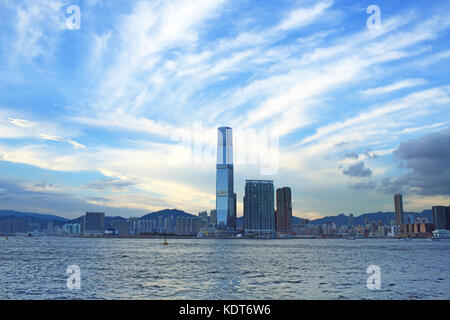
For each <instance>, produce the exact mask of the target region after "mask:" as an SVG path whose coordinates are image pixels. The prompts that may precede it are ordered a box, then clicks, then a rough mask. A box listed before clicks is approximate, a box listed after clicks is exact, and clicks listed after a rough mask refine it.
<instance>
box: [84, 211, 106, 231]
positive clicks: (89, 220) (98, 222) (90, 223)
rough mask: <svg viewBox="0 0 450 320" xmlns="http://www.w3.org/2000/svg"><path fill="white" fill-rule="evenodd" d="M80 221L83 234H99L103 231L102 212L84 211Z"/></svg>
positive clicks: (103, 214) (103, 217)
mask: <svg viewBox="0 0 450 320" xmlns="http://www.w3.org/2000/svg"><path fill="white" fill-rule="evenodd" d="M81 222H82V223H81V224H82V230H83V235H89V236H100V235H103V234H104V233H105V213H104V212H86V215H85V216H84V217H83V219H82V221H81Z"/></svg>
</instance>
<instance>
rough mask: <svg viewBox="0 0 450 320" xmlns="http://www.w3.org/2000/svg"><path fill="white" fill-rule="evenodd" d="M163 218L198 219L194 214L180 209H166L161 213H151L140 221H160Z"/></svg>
mask: <svg viewBox="0 0 450 320" xmlns="http://www.w3.org/2000/svg"><path fill="white" fill-rule="evenodd" d="M160 216H162V218H163V219H164V218H167V217H170V216H174V217H175V218H178V217H180V218H191V217H196V216H195V215H193V214H190V213H187V212H184V211H182V210H178V209H164V210H160V211H156V212H151V213H148V214H146V215H144V216H142V217H140V218H139V219H140V220H158V218H159V217H160Z"/></svg>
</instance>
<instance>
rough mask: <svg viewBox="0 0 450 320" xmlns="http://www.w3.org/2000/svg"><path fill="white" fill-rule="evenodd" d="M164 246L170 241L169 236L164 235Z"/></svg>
mask: <svg viewBox="0 0 450 320" xmlns="http://www.w3.org/2000/svg"><path fill="white" fill-rule="evenodd" d="M162 244H163V245H164V246H167V245H168V244H169V243H168V242H167V237H166V236H165V235H164V242H163V243H162Z"/></svg>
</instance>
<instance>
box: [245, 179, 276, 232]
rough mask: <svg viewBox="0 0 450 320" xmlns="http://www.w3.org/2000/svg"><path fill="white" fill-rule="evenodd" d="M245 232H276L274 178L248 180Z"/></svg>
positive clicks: (246, 185) (246, 187)
mask: <svg viewBox="0 0 450 320" xmlns="http://www.w3.org/2000/svg"><path fill="white" fill-rule="evenodd" d="M244 225H245V233H253V234H260V235H263V234H265V235H270V234H273V233H275V210H274V196H273V181H272V180H246V184H245V196H244Z"/></svg>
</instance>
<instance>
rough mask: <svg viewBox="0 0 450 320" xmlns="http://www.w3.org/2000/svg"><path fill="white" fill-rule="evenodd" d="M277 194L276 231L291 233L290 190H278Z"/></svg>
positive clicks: (286, 188) (287, 188) (285, 188)
mask: <svg viewBox="0 0 450 320" xmlns="http://www.w3.org/2000/svg"><path fill="white" fill-rule="evenodd" d="M276 194H277V212H276V221H275V222H276V230H277V231H278V232H290V231H292V200H291V188H289V187H284V188H279V189H277V191H276Z"/></svg>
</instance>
